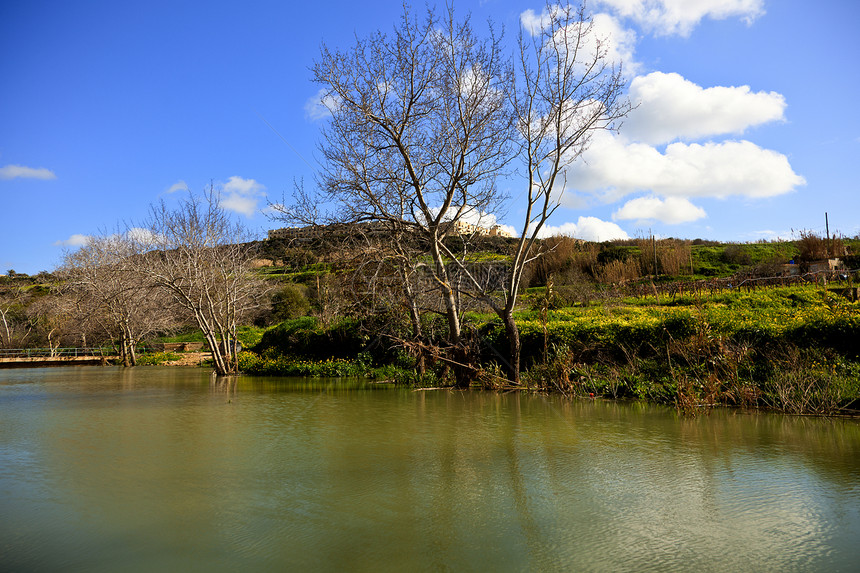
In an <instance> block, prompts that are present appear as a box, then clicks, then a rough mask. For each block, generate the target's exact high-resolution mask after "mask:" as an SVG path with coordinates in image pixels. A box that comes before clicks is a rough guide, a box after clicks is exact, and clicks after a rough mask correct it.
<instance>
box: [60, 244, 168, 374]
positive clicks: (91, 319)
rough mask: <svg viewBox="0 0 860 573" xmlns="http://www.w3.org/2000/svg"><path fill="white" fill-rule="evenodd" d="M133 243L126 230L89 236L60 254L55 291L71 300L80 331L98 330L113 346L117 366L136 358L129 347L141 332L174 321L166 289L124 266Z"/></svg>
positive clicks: (139, 338) (162, 329) (148, 332)
mask: <svg viewBox="0 0 860 573" xmlns="http://www.w3.org/2000/svg"><path fill="white" fill-rule="evenodd" d="M134 247H135V245H134V241H133V240H132V239H131V238H130V237H129V235H128V234H119V233H117V234H112V235H103V236H98V237H91V238H90V239H89V241H88V242H87V244H86V245H84V246H83V247H81V248H80V249H78V250H77V251H74V252H71V253H67V254H66V256H65V260H64V263H63V267H62V268H61V269H60V271H59V275H60V278H61V283H60V292H61V294H63V295H65V296H67V297H69V298H70V299H71V300H72V301H73V303H74V306H75V308H76V310H77V314H78V320H79V325H80V327H81V328H82V329H83V334H84V336H85V335H86V332H87V330H90V331H92V330H93V329H96V330H98V331H101V333H103V334H104V335H106V336H107V337H108V338H110V339H111V340H112V341H113V342H114V344H115V345H116V347H117V349H118V351H119V354H120V359H121V360H122V364H123V366H134V365H135V364H136V363H137V357H136V352H135V348H136V346H137V345H138V344H139V343H140V342H141V341H142V340H143V339H144V338H145V337H146V336H149V335H152V334H155V333H159V332H165V331H167V330H170V329H171V328H172V327H174V326H175V325H176V319H175V316H174V315H175V312H174V309H172V308H171V299H170V297H169V296H168V295H167V293H165V292H163V291H162V290H161V289H159V288H158V286H157V285H155V284H154V283H153V282H150V281H148V280H147V277H146V276H145V275H142V274H140V273H138V272H135V269H134V268H133V267H130V266H129V264H128V262H129V261H130V260H132V258H133V256H134V255H135V254H136V253H135V250H134ZM87 325H91V326H90V328H89V329H87V328H86V326H87Z"/></svg>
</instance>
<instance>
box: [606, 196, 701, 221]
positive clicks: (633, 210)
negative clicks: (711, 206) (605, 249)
mask: <svg viewBox="0 0 860 573" xmlns="http://www.w3.org/2000/svg"><path fill="white" fill-rule="evenodd" d="M706 216H707V214H706V213H705V210H704V209H702V208H701V207H697V206H695V205H693V204H692V203H690V201H688V200H687V199H684V198H682V197H668V198H667V199H665V200H664V199H660V198H659V197H653V196H652V197H639V198H638V199H633V200H631V201H628V202H627V203H625V204H624V206H622V207H621V208H620V209H618V210H617V211H615V213H613V214H612V218H613V219H616V220H617V219H621V220H636V221H645V220H657V221H662V222H663V223H669V224H672V225H676V224H678V223H689V222H690V221H696V220H698V219H702V218H703V217H706Z"/></svg>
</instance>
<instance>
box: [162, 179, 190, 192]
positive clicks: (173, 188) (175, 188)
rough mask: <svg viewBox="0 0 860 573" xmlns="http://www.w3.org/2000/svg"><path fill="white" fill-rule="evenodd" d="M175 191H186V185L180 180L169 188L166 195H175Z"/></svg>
mask: <svg viewBox="0 0 860 573" xmlns="http://www.w3.org/2000/svg"><path fill="white" fill-rule="evenodd" d="M177 191H188V184H187V183H186V182H185V181H182V180H181V179H180V180H179V181H177V182H176V183H174V184H173V185H171V186H170V188H169V189H168V190H167V191H166V193H176V192H177Z"/></svg>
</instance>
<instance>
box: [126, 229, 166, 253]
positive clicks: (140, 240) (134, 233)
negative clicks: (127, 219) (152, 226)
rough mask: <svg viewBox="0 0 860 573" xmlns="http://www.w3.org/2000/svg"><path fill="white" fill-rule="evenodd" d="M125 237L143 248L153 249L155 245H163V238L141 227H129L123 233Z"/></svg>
mask: <svg viewBox="0 0 860 573" xmlns="http://www.w3.org/2000/svg"><path fill="white" fill-rule="evenodd" d="M125 235H126V236H127V237H128V238H129V239H131V240H132V241H134V242H135V243H137V244H138V245H140V246H142V247H144V248H154V247H155V246H156V245H159V244H163V243H164V236H163V235H159V234H157V233H153V232H152V231H151V230H149V229H144V228H143V227H131V228H130V229H129V230H128V231H126V232H125Z"/></svg>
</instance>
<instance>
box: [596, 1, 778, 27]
mask: <svg viewBox="0 0 860 573" xmlns="http://www.w3.org/2000/svg"><path fill="white" fill-rule="evenodd" d="M596 1H597V4H602V5H604V6H608V7H609V8H611V9H612V10H614V11H615V12H616V13H617V14H618V15H619V16H622V17H624V18H630V19H632V20H634V21H635V22H636V23H637V24H639V25H640V26H641V27H642V28H643V29H645V30H647V31H649V32H653V33H654V34H656V35H658V36H670V35H680V36H689V35H690V33H691V32H692V31H693V28H695V27H696V26H697V25H698V24H699V22H701V21H702V19H704V18H711V19H713V20H724V19H726V18H734V17H737V18H740V19H741V20H743V21H744V22H746V23H747V25H750V24H752V22H753V21H754V20H755V19H756V18H758V17H759V16H762V15H763V14H764V12H765V11H764V0H596Z"/></svg>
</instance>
